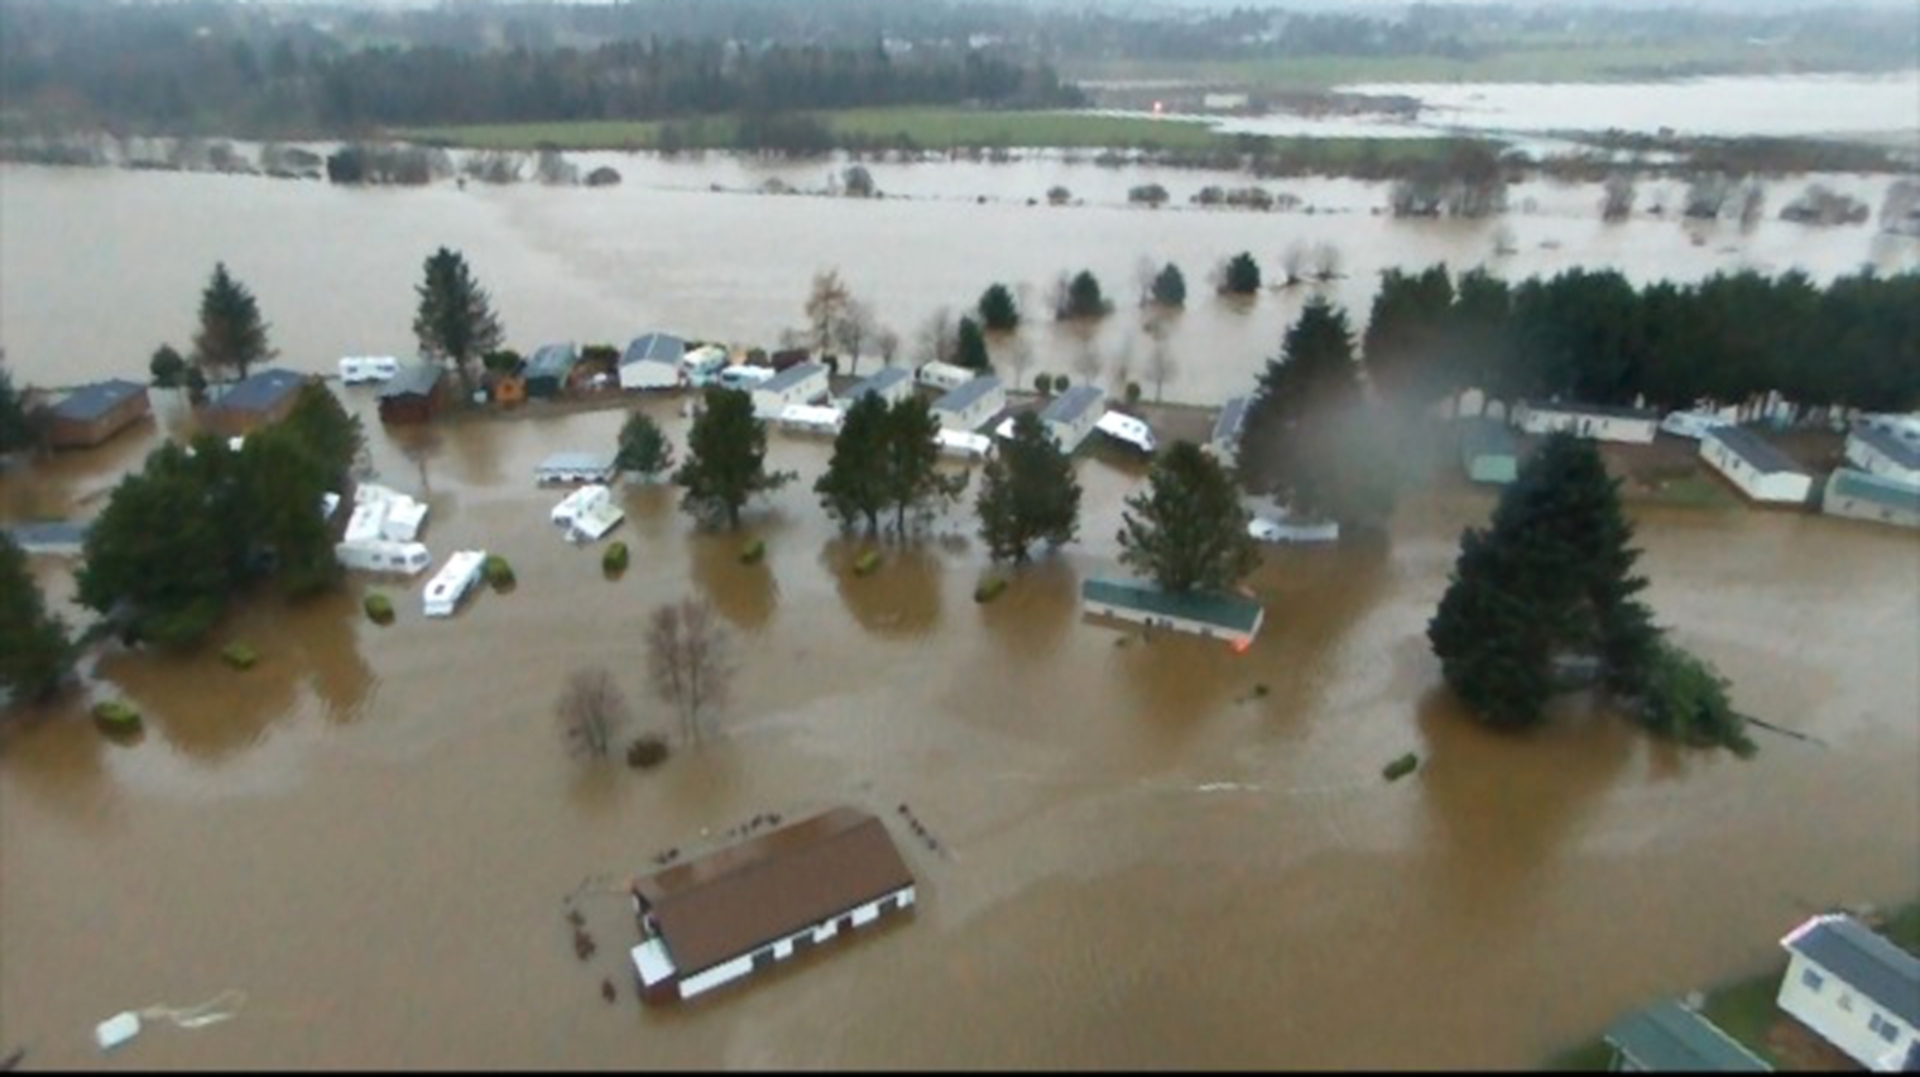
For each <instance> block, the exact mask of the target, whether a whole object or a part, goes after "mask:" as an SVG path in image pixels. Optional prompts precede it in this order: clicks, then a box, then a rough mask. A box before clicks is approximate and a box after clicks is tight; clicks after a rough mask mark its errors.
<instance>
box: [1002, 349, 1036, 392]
mask: <svg viewBox="0 0 1920 1077" xmlns="http://www.w3.org/2000/svg"><path fill="white" fill-rule="evenodd" d="M1004 358H1005V361H1006V365H1007V370H1008V371H1009V372H1010V373H1011V374H1012V375H1013V380H1012V381H1011V382H1010V383H1009V384H1010V385H1013V386H1019V387H1024V386H1025V385H1026V384H1027V368H1028V367H1031V366H1032V365H1033V345H1031V344H1029V343H1027V338H1026V337H1014V338H1013V339H1012V340H1010V341H1008V342H1007V347H1006V355H1005V357H1004Z"/></svg>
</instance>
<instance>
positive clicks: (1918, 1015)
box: [1776, 913, 1920, 1073]
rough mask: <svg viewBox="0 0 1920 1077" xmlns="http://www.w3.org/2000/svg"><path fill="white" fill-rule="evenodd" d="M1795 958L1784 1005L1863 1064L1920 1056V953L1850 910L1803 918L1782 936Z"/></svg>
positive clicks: (1784, 981)
mask: <svg viewBox="0 0 1920 1077" xmlns="http://www.w3.org/2000/svg"><path fill="white" fill-rule="evenodd" d="M1780 945H1781V946H1782V947H1783V948H1785V949H1786V951H1787V953H1788V954H1789V955H1790V956H1789V957H1788V959H1787V971H1786V975H1784V976H1782V977H1781V978H1780V993H1779V995H1778V997H1777V999H1776V1002H1777V1003H1778V1004H1779V1006H1780V1008H1781V1009H1782V1010H1784V1011H1786V1012H1787V1013H1788V1014H1791V1015H1792V1016H1793V1017H1794V1019H1796V1020H1798V1021H1799V1022H1800V1023H1801V1024H1803V1025H1805V1026H1807V1027H1808V1028H1809V1029H1812V1030H1813V1031H1814V1032H1816V1033H1818V1034H1819V1035H1820V1037H1821V1038H1822V1039H1824V1040H1826V1041H1827V1042H1828V1043H1830V1044H1832V1045H1833V1046H1835V1047H1837V1048H1839V1049H1840V1050H1842V1051H1844V1052H1846V1054H1847V1056H1848V1057H1849V1058H1851V1059H1853V1060H1854V1061H1855V1062H1857V1063H1859V1064H1860V1065H1861V1066H1863V1067H1865V1068H1867V1069H1869V1070H1875V1071H1878V1072H1881V1073H1897V1072H1900V1071H1902V1070H1907V1069H1910V1068H1911V1067H1909V1066H1907V1064H1906V1063H1907V1061H1908V1059H1910V1058H1912V1057H1914V1055H1915V1054H1920V958H1917V957H1915V956H1913V955H1912V954H1910V953H1908V952H1906V951H1905V950H1902V949H1901V948H1900V947H1898V946H1895V945H1894V944H1893V943H1891V942H1889V941H1887V939H1885V938H1883V937H1882V936H1880V935H1878V934H1876V933H1875V932H1873V931H1872V930H1870V929H1869V928H1868V927H1867V926H1866V925H1865V924H1862V923H1861V922H1860V921H1858V920H1855V919H1854V918H1853V917H1851V916H1847V915H1845V914H1842V913H1825V914H1822V915H1819V916H1815V917H1813V918H1812V919H1809V920H1807V921H1806V922H1805V923H1802V924H1801V925H1800V926H1799V927H1796V928H1794V929H1793V931H1791V932H1790V933H1788V935H1787V937H1786V938H1784V939H1781V940H1780Z"/></svg>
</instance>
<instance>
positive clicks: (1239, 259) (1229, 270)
mask: <svg viewBox="0 0 1920 1077" xmlns="http://www.w3.org/2000/svg"><path fill="white" fill-rule="evenodd" d="M1259 290H1260V264H1259V263H1258V262H1255V261H1254V260H1253V255H1252V254H1251V253H1250V252H1248V251H1241V252H1240V253H1239V254H1236V255H1234V256H1233V257H1232V258H1230V259H1228V260H1227V265H1226V268H1225V269H1224V270H1222V271H1221V274H1220V294H1222V295H1237V296H1249V295H1253V294H1255V293H1256V292H1258V291H1259Z"/></svg>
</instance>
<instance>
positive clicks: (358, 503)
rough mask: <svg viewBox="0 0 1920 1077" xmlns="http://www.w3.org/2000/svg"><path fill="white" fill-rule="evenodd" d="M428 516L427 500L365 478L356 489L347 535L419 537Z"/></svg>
mask: <svg viewBox="0 0 1920 1077" xmlns="http://www.w3.org/2000/svg"><path fill="white" fill-rule="evenodd" d="M426 519H427V503H426V502H424V501H420V500H418V499H416V498H412V497H408V496H407V495H406V494H403V493H401V492H400V491H398V490H395V489H392V488H390V487H386V486H381V485H379V484H377V483H371V482H363V483H361V484H359V485H358V486H356V487H354V490H353V515H352V516H351V517H349V518H348V520H347V533H346V536H345V537H346V538H347V539H349V540H364V539H376V538H378V539H386V540H387V541H389V542H412V541H413V540H414V539H416V538H419V537H420V528H421V526H422V525H423V524H424V523H425V522H426Z"/></svg>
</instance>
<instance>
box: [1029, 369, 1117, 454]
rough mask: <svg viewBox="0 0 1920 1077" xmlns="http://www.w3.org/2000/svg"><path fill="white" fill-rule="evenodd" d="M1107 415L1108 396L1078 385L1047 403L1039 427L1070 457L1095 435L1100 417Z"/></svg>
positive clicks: (1096, 388)
mask: <svg viewBox="0 0 1920 1077" xmlns="http://www.w3.org/2000/svg"><path fill="white" fill-rule="evenodd" d="M1106 412H1107V394H1106V393H1105V392H1103V391H1102V390H1101V389H1100V388H1099V387H1098V386H1093V385H1076V386H1074V387H1073V388H1071V389H1068V390H1067V391H1066V392H1064V393H1061V394H1060V395H1059V396H1056V397H1054V398H1053V400H1052V401H1050V402H1048V404H1047V406H1046V409H1045V410H1043V411H1042V412H1041V413H1040V425H1041V426H1043V427H1045V428H1046V431H1047V433H1049V434H1051V435H1053V440H1054V441H1055V442H1056V443H1057V444H1058V445H1059V446H1060V451H1061V452H1064V453H1071V452H1073V451H1074V450H1075V449H1078V448H1079V447H1080V443H1081V442H1083V441H1085V440H1087V435H1089V434H1091V433H1093V430H1094V426H1095V425H1096V424H1098V423H1099V422H1100V417H1101V416H1102V415H1105V414H1106Z"/></svg>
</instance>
